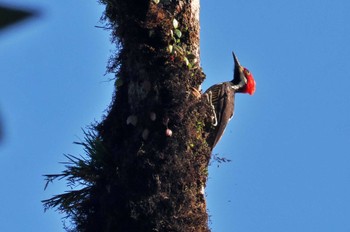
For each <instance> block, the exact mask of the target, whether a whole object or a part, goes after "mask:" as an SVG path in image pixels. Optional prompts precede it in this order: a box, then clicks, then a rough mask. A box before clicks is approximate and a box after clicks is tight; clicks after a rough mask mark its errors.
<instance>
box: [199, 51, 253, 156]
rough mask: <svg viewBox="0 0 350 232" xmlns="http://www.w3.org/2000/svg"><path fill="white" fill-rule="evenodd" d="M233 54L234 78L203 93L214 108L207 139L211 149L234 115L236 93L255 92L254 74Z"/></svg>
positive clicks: (251, 93)
mask: <svg viewBox="0 0 350 232" xmlns="http://www.w3.org/2000/svg"><path fill="white" fill-rule="evenodd" d="M232 56H233V60H234V74H233V80H232V81H227V82H223V83H219V84H216V85H213V86H211V87H210V88H209V89H207V90H206V91H205V92H204V94H203V95H205V96H206V97H207V99H208V102H209V104H210V106H211V107H212V110H213V117H212V119H213V120H212V125H211V126H210V130H209V135H208V139H207V142H208V145H209V146H210V147H211V150H213V148H214V147H215V146H216V144H217V143H218V142H219V140H220V139H221V137H222V135H223V133H224V131H225V128H226V126H227V124H228V122H229V121H230V120H231V118H232V117H233V115H234V105H235V94H236V93H248V94H250V95H253V94H254V92H255V85H256V84H255V80H254V78H253V75H252V74H251V73H250V72H249V70H248V69H246V68H244V67H243V66H241V64H240V63H239V61H238V58H237V57H236V55H235V54H234V52H232Z"/></svg>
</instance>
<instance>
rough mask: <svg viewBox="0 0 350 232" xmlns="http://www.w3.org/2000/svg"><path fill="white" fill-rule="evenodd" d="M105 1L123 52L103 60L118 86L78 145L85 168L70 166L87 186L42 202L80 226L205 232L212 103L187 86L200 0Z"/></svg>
mask: <svg viewBox="0 0 350 232" xmlns="http://www.w3.org/2000/svg"><path fill="white" fill-rule="evenodd" d="M101 3H103V4H105V5H106V11H105V14H104V17H103V19H104V20H106V21H107V22H108V23H107V24H108V28H111V29H112V39H113V40H112V41H113V42H115V43H116V44H117V47H118V52H119V53H118V54H117V55H116V56H115V57H113V58H112V59H111V60H110V65H109V71H111V72H116V80H115V87H116V89H115V94H114V97H113V101H112V103H111V106H110V108H109V110H108V113H107V115H106V116H105V118H104V120H103V121H102V122H101V123H99V124H98V125H96V126H95V127H94V130H95V131H96V132H95V133H96V137H94V138H93V139H92V140H91V141H92V142H91V141H90V140H88V142H87V144H85V143H84V144H83V145H84V147H85V148H86V150H87V153H88V154H89V159H88V160H87V161H86V160H83V161H82V162H83V163H86V165H87V166H88V167H89V170H93V171H91V175H90V174H84V175H80V174H79V175H77V174H74V171H76V170H75V169H74V168H71V170H70V171H71V172H70V173H69V175H72V176H74V175H75V176H78V178H75V179H79V180H80V179H83V180H84V181H85V185H86V186H87V187H86V188H85V189H84V191H81V192H78V193H76V194H79V196H78V197H76V195H73V196H75V197H71V196H70V195H69V196H63V197H61V198H60V196H58V197H56V198H52V199H49V200H47V201H46V202H45V201H44V203H45V204H46V206H47V207H56V206H58V207H59V209H61V210H63V211H65V212H68V214H69V215H70V216H72V218H73V224H75V226H76V230H77V231H94V232H96V231H108V232H109V231H114V232H115V231H123V232H130V231H144V232H147V231H164V232H169V231H179V232H180V231H183V232H191V231H196V232H202V231H203V232H206V231H210V230H209V228H208V215H207V211H206V202H205V197H204V188H205V185H206V181H207V174H208V172H207V170H208V163H209V159H210V153H211V151H210V148H209V147H208V145H207V143H206V137H207V134H206V132H205V125H206V124H207V119H208V116H207V115H208V112H210V110H209V107H208V105H207V104H206V103H205V102H204V101H201V99H200V98H196V97H195V96H194V95H193V94H192V91H193V90H192V89H193V88H196V89H198V88H199V86H200V84H201V83H202V82H203V80H204V78H205V75H204V74H203V72H202V69H201V67H200V57H199V51H200V50H199V0H160V1H157V0H101ZM91 144H92V145H91ZM91 147H92V148H93V149H91ZM95 150H97V151H95ZM76 163H77V165H80V169H79V170H83V169H84V168H82V167H84V166H83V165H81V163H80V161H79V162H76ZM84 170H85V169H84ZM72 173H73V174H72ZM86 173H90V172H89V171H87V172H86ZM66 176H68V175H66ZM82 176H83V177H82ZM50 177H51V179H50ZM56 177H57V176H56ZM47 178H48V181H51V180H52V179H53V178H52V176H50V175H48V176H47ZM69 178H70V177H69ZM69 178H68V179H69ZM75 179H74V178H73V182H74V180H75ZM61 196H62V195H61ZM66 199H68V200H67V201H68V202H69V203H67V201H65V200H66ZM71 199H73V200H71ZM76 199H79V200H76ZM62 202H63V203H62ZM72 202H74V203H72ZM67 205H69V207H67ZM67 208H68V210H67Z"/></svg>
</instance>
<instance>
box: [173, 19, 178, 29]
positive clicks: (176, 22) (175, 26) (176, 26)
mask: <svg viewBox="0 0 350 232" xmlns="http://www.w3.org/2000/svg"><path fill="white" fill-rule="evenodd" d="M173 26H174V28H175V29H176V28H178V26H179V22H178V21H177V20H176V19H174V20H173Z"/></svg>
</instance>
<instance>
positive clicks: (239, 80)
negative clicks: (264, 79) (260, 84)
mask: <svg viewBox="0 0 350 232" xmlns="http://www.w3.org/2000/svg"><path fill="white" fill-rule="evenodd" d="M232 55H233V59H234V62H235V70H234V77H233V83H234V84H235V85H236V86H238V89H237V92H240V93H248V94H250V95H253V94H254V92H255V88H256V83H255V80H254V78H253V75H252V73H251V72H250V71H249V70H248V69H246V68H245V67H243V66H242V65H241V64H240V63H239V61H238V58H237V56H236V55H235V53H234V52H232Z"/></svg>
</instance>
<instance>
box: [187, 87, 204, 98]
mask: <svg viewBox="0 0 350 232" xmlns="http://www.w3.org/2000/svg"><path fill="white" fill-rule="evenodd" d="M190 89H191V93H192V95H193V96H195V97H196V98H197V99H199V98H200V97H201V96H202V94H201V92H200V91H199V90H198V89H196V88H194V87H190Z"/></svg>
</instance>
